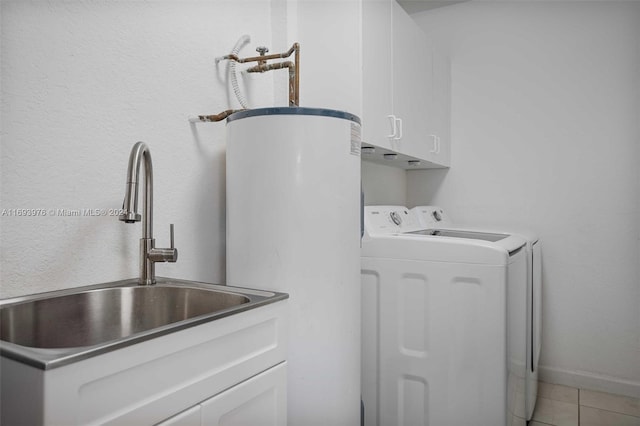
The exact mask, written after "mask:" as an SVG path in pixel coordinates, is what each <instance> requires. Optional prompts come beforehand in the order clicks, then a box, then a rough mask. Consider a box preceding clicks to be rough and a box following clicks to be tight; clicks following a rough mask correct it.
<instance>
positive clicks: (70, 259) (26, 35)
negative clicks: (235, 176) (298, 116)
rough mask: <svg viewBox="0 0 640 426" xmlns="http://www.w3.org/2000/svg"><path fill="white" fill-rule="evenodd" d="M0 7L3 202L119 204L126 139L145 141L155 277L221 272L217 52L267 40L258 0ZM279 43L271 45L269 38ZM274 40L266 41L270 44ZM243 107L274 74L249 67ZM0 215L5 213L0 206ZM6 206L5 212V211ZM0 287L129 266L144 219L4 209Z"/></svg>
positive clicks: (15, 290)
mask: <svg viewBox="0 0 640 426" xmlns="http://www.w3.org/2000/svg"><path fill="white" fill-rule="evenodd" d="M1 7H2V126H3V127H2V152H1V166H2V171H1V173H2V175H1V177H2V189H1V193H0V195H1V207H2V209H44V210H45V211H47V212H49V211H50V210H51V209H54V210H57V209H68V210H70V211H71V210H77V209H118V208H120V207H121V206H122V198H123V195H124V188H125V177H126V166H127V160H128V156H129V152H130V149H131V147H132V145H133V144H134V143H135V142H136V141H139V140H142V141H145V142H147V143H148V144H149V146H150V148H151V153H152V158H153V163H154V164H153V166H154V179H155V182H154V183H155V194H154V195H155V200H154V204H155V205H154V208H155V218H154V219H155V223H154V225H155V229H154V234H155V237H156V243H157V245H158V246H160V247H164V246H168V243H169V241H168V239H169V236H168V228H169V223H175V232H176V237H175V238H176V246H177V247H178V249H179V253H180V255H179V260H178V262H177V263H175V264H159V265H158V266H157V268H156V270H157V274H158V275H159V276H173V277H180V278H186V279H199V280H205V281H208V282H224V280H225V270H224V265H225V257H224V256H225V195H224V194H225V193H224V185H225V179H224V176H225V161H224V153H225V126H224V124H198V125H197V126H191V125H190V124H189V123H188V122H187V117H188V116H189V115H193V114H205V113H206V114H212V113H218V112H220V111H222V110H224V109H226V108H227V107H228V97H227V89H226V86H225V85H224V82H223V78H224V76H225V72H224V71H225V66H224V65H223V66H221V67H220V68H219V69H218V70H217V69H216V66H215V63H214V60H213V59H214V57H216V56H219V55H222V54H224V53H226V52H228V51H230V50H231V48H232V46H233V45H234V44H235V42H236V40H237V39H238V38H239V37H240V36H241V35H242V34H245V33H246V34H250V35H251V36H252V43H251V44H250V45H249V46H247V47H245V49H244V50H243V51H242V52H243V53H245V54H253V53H254V50H253V49H254V48H255V46H256V45H260V44H263V45H267V46H271V23H270V16H271V15H270V3H269V2H268V1H259V2H258V1H255V2H248V1H228V2H227V1H214V2H178V1H175V2H80V1H72V2H18V1H16V2H11V1H3V2H2V3H1ZM278 48H279V46H278ZM272 50H273V48H272ZM246 80H250V82H249V84H248V85H247V86H248V89H249V90H248V92H249V97H250V100H252V101H253V105H270V104H272V103H273V77H272V76H270V75H268V74H265V75H260V76H256V75H252V76H249V77H248V78H246ZM5 213H6V212H5ZM8 214H11V213H8ZM1 225H2V229H1V234H0V241H1V246H2V264H1V268H2V271H1V293H0V296H1V297H9V296H15V295H21V294H28V293H34V292H40V291H48V290H54V289H58V288H64V287H73V286H79V285H85V284H91V283H97V282H106V281H111V280H117V279H123V278H128V277H133V276H136V275H137V273H138V272H137V271H138V253H137V250H138V240H139V238H140V235H141V225H140V224H139V223H138V224H135V225H127V224H124V223H123V222H119V221H118V220H117V219H116V217H113V216H80V217H77V216H71V217H63V216H60V215H57V216H56V215H52V214H51V213H49V214H48V215H47V216H46V217H24V216H20V217H18V216H8V215H7V214H5V215H3V216H2V217H1Z"/></svg>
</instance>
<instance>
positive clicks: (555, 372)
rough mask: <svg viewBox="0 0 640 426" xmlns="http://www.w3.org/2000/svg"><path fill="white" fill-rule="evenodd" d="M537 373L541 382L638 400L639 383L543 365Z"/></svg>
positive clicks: (639, 392) (639, 395)
mask: <svg viewBox="0 0 640 426" xmlns="http://www.w3.org/2000/svg"><path fill="white" fill-rule="evenodd" d="M538 373H539V376H538V378H539V380H540V381H542V382H547V383H555V384H558V385H565V386H572V387H575V388H580V389H589V390H595V391H600V392H608V393H615V394H618V395H625V396H630V397H633V398H640V381H635V380H625V379H621V378H619V377H613V376H607V375H604V374H595V373H590V372H587V371H573V370H563V369H561V368H555V367H547V366H543V365H541V366H539V367H538Z"/></svg>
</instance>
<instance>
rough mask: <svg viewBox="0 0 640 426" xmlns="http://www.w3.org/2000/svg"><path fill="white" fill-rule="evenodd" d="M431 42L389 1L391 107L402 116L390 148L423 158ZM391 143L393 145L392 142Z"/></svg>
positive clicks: (430, 89) (427, 108) (427, 148)
mask: <svg viewBox="0 0 640 426" xmlns="http://www.w3.org/2000/svg"><path fill="white" fill-rule="evenodd" d="M431 51H432V48H431V44H430V42H429V40H428V39H427V37H426V35H425V34H424V32H423V31H422V30H421V29H420V27H418V25H417V24H416V23H415V22H414V21H413V19H412V18H411V17H410V16H409V15H408V14H407V13H406V12H405V11H404V10H403V9H402V8H401V7H400V6H399V5H398V4H397V3H396V2H395V1H394V2H393V64H394V68H393V109H394V114H395V115H396V116H397V117H399V118H400V119H401V120H402V137H401V138H400V139H399V140H397V141H396V143H395V147H394V149H395V150H396V151H399V152H401V153H404V154H408V155H412V156H414V157H418V158H423V159H427V158H428V154H429V146H430V145H429V143H428V137H427V135H428V129H429V121H430V117H429V116H428V112H429V102H430V99H431V97H432V92H433V89H432V85H431V80H432V57H431ZM392 145H394V144H393V143H392Z"/></svg>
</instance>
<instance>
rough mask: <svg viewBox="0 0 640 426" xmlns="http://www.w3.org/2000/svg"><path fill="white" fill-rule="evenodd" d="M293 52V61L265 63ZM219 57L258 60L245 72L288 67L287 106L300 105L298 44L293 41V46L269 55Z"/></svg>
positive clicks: (244, 61)
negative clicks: (282, 51)
mask: <svg viewBox="0 0 640 426" xmlns="http://www.w3.org/2000/svg"><path fill="white" fill-rule="evenodd" d="M293 53H295V56H294V62H293V63H291V62H290V61H288V62H279V63H275V64H267V63H266V61H268V60H271V59H283V58H288V57H289V56H291V55H292V54H293ZM220 59H228V60H231V61H236V62H238V63H241V64H243V63H247V62H258V65H256V66H254V67H251V68H249V69H247V72H261V73H262V72H265V71H271V70H278V69H283V68H289V106H299V105H300V44H299V43H293V46H291V48H290V49H289V50H287V51H286V52H284V53H274V54H271V55H260V56H252V57H250V58H239V57H238V56H237V55H234V54H230V55H226V56H223V57H222V58H220Z"/></svg>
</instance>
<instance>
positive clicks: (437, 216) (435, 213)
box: [431, 210, 442, 222]
mask: <svg viewBox="0 0 640 426" xmlns="http://www.w3.org/2000/svg"><path fill="white" fill-rule="evenodd" d="M431 216H433V218H434V219H435V220H436V221H437V222H440V221H441V220H442V212H441V211H440V210H434V211H433V212H432V213H431Z"/></svg>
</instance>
